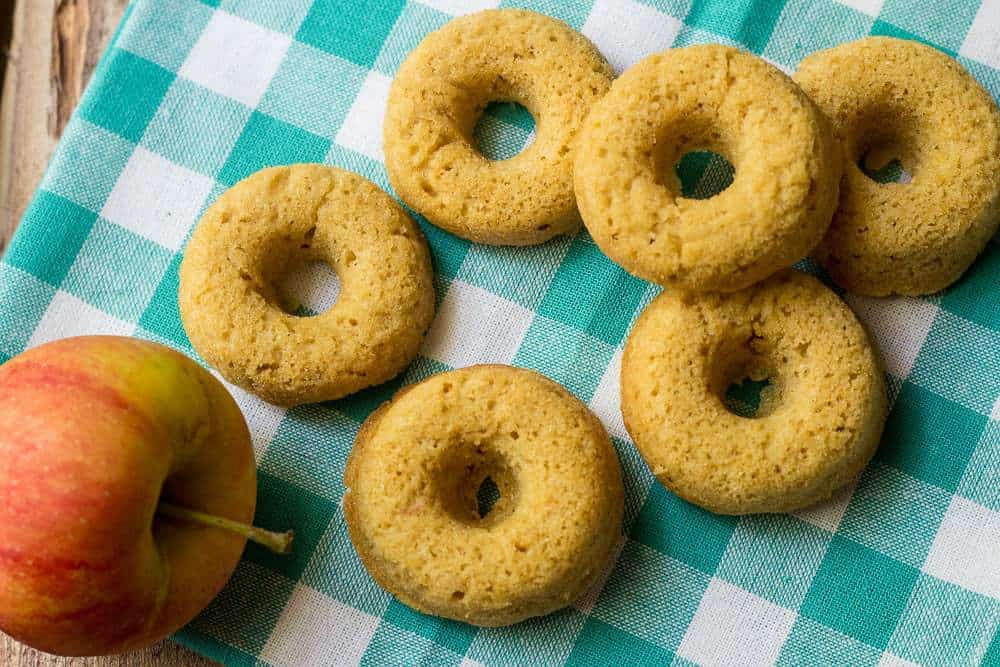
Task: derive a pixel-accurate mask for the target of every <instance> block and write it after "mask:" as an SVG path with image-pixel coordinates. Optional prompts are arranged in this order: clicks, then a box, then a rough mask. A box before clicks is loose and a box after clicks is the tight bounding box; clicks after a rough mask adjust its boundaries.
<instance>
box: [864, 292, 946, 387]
mask: <svg viewBox="0 0 1000 667" xmlns="http://www.w3.org/2000/svg"><path fill="white" fill-rule="evenodd" d="M844 300H845V301H847V303H848V304H850V306H851V308H852V309H853V310H854V312H855V314H856V315H857V316H858V319H860V320H861V321H862V322H864V323H865V326H867V327H868V331H869V332H871V334H872V336H874V338H875V343H876V345H877V347H878V349H879V351H880V352H881V353H882V360H883V361H885V368H886V370H887V371H889V372H890V373H892V374H893V375H895V376H896V377H898V378H899V379H901V380H902V379H905V378H906V377H907V376H908V375H909V374H910V370H911V369H912V368H913V362H915V361H916V360H917V355H918V354H920V348H921V347H922V346H923V344H924V340H925V339H926V338H927V332H929V331H930V330H931V325H933V324H934V318H935V317H936V316H937V313H938V307H937V305H936V304H934V303H931V302H930V301H925V300H923V299H914V298H911V297H892V298H884V299H875V298H872V297H867V296H858V295H856V294H846V295H845V296H844Z"/></svg>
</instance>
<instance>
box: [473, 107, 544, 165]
mask: <svg viewBox="0 0 1000 667" xmlns="http://www.w3.org/2000/svg"><path fill="white" fill-rule="evenodd" d="M534 140H535V119H534V117H533V116H532V115H531V112H530V111H528V110H527V109H526V108H525V107H524V106H523V105H521V104H519V103H517V102H503V101H493V102H490V103H489V104H487V105H486V107H485V108H484V109H483V111H482V113H481V114H480V115H479V118H478V119H477V120H476V124H475V127H474V128H473V130H472V144H473V146H475V147H476V150H477V151H479V153H480V154H481V155H482V156H483V157H484V158H486V159H487V160H491V161H494V162H495V161H501V160H509V159H511V158H512V157H515V156H517V155H519V154H520V153H521V152H523V151H524V150H525V149H526V148H527V147H528V146H530V145H531V144H532V142H533V141H534Z"/></svg>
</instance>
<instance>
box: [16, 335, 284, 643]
mask: <svg viewBox="0 0 1000 667" xmlns="http://www.w3.org/2000/svg"><path fill="white" fill-rule="evenodd" d="M255 498H256V471H255V466H254V457H253V448H252V446H251V443H250V435H249V433H248V431H247V426H246V422H245V421H244V419H243V416H242V414H241V413H240V410H239V408H238V406H237V405H236V403H235V402H234V401H233V399H232V397H230V395H229V394H228V392H226V390H225V388H224V387H223V386H222V385H221V384H220V383H219V382H218V381H217V380H216V379H215V378H214V377H212V375H210V374H209V373H208V372H206V371H205V370H204V369H202V368H201V367H200V366H199V365H198V364H196V363H195V362H194V361H192V360H190V359H188V358H187V357H185V356H183V355H181V354H179V353H177V352H175V351H173V350H171V349H169V348H167V347H164V346H162V345H158V344H155V343H150V342H145V341H139V340H134V339H129V338H121V337H114V336H88V337H80V338H68V339H64V340H60V341H56V342H52V343H48V344H46V345H42V346H40V347H37V348H34V349H32V350H29V351H27V352H25V353H24V354H22V355H20V356H18V357H15V358H14V359H12V360H10V361H8V362H7V363H6V364H4V365H2V366H0V629H2V630H3V631H4V632H6V633H7V634H9V635H11V636H12V637H14V638H15V639H18V640H20V641H23V642H25V643H27V644H29V645H31V646H34V647H36V648H39V649H41V650H43V651H48V652H50V653H59V654H63V655H103V654H108V653H117V652H121V651H126V650H130V649H134V648H138V647H142V646H147V645H149V644H152V643H154V642H157V641H159V640H160V639H162V638H164V637H165V636H167V635H168V634H170V633H172V632H174V631H175V630H177V629H178V628H180V627H181V626H182V625H184V624H186V623H187V622H188V621H190V620H191V619H192V618H193V617H194V616H195V615H197V614H198V612H200V611H201V610H202V609H204V608H205V607H206V606H207V605H208V603H209V602H210V601H211V600H212V598H214V597H215V596H216V595H217V594H218V593H219V591H220V590H221V589H222V587H223V586H224V585H225V584H226V582H227V581H228V580H229V577H230V575H231V574H232V572H233V570H234V569H235V567H236V564H237V562H238V560H239V558H240V555H241V553H242V551H243V547H244V545H245V543H246V537H247V535H248V534H250V533H251V531H252V530H253V529H251V528H250V527H249V526H248V525H247V524H249V523H250V522H251V521H252V520H253V514H254V503H255ZM266 539H267V537H266V536H265V540H266Z"/></svg>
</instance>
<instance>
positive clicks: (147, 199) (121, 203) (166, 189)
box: [101, 146, 214, 250]
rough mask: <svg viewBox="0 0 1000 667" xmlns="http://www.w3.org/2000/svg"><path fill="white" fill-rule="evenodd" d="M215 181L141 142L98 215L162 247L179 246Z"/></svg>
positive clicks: (176, 247)
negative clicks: (143, 145) (153, 151)
mask: <svg viewBox="0 0 1000 667" xmlns="http://www.w3.org/2000/svg"><path fill="white" fill-rule="evenodd" d="M213 185H214V181H212V179H211V178H209V177H207V176H202V175H201V174H198V173H195V172H193V171H191V170H190V169H185V168H184V167H182V166H180V165H177V164H174V163H173V162H171V161H170V160H166V159H164V158H162V157H160V156H159V155H157V154H156V153H152V152H150V151H148V150H146V149H145V148H142V147H141V146H140V147H137V148H136V149H135V150H134V151H132V156H131V157H130V158H129V160H128V163H126V165H125V168H124V169H123V170H122V173H121V175H120V176H119V177H118V181H117V182H116V183H115V187H114V188H113V189H112V190H111V194H110V195H108V199H107V201H106V202H104V208H103V209H102V210H101V216H102V217H104V218H106V219H107V220H110V221H111V222H113V223H115V224H116V225H120V226H121V227H124V228H125V229H128V230H130V231H132V232H135V233H136V234H138V235H139V236H142V237H143V238H147V239H149V240H150V241H153V242H154V243H159V244H160V245H161V246H164V247H165V248H169V249H170V250H178V249H180V247H181V244H182V243H184V237H185V236H187V232H188V230H189V229H190V228H191V226H192V225H194V223H195V219H196V218H197V216H198V212H199V211H200V210H201V205H202V204H203V203H204V202H205V198H206V197H207V196H208V193H209V192H211V191H212V186H213Z"/></svg>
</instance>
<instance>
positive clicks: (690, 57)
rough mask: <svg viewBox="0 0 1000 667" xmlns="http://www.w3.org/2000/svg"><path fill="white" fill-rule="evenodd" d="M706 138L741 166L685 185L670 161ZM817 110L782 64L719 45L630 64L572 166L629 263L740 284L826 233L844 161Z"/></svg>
mask: <svg viewBox="0 0 1000 667" xmlns="http://www.w3.org/2000/svg"><path fill="white" fill-rule="evenodd" d="M700 150H712V151H715V152H718V153H720V154H721V155H723V156H724V157H726V158H727V159H728V160H729V162H730V163H732V165H733V167H734V168H735V175H734V179H733V182H732V184H731V185H730V186H729V187H728V188H726V189H725V190H723V191H722V192H720V193H718V194H717V195H715V196H714V197H711V198H709V199H704V200H698V199H689V198H686V197H684V196H682V194H681V188H680V183H679V182H678V179H677V176H676V174H675V172H674V165H675V163H677V162H678V160H680V158H682V157H683V156H684V155H685V154H686V153H688V152H691V151H700ZM838 156H839V154H838V152H837V148H836V144H835V142H834V140H833V135H832V133H831V132H830V129H829V127H828V124H827V123H826V121H825V119H823V117H822V114H820V113H819V111H818V110H817V109H816V108H815V106H814V105H813V104H812V102H810V101H809V99H808V98H807V97H806V95H805V94H804V93H802V91H801V90H799V88H798V86H796V85H795V84H794V83H793V82H792V81H791V80H790V79H789V78H788V77H787V76H785V74H783V73H782V72H781V71H779V70H778V69H776V68H775V67H773V66H772V65H770V64H769V63H767V62H766V61H764V60H762V59H760V58H757V57H756V56H753V55H752V54H749V53H746V52H743V51H739V50H737V49H734V48H732V47H728V46H722V45H718V44H707V45H699V46H691V47H686V48H679V49H670V50H667V51H664V52H662V53H658V54H655V55H652V56H649V57H648V58H646V59H645V60H642V61H641V62H639V63H638V64H636V65H634V66H633V67H631V68H630V69H628V70H627V71H626V72H625V73H624V74H623V75H622V76H621V77H620V78H619V79H617V80H616V81H615V82H614V84H613V85H612V87H611V90H610V92H609V93H608V94H607V95H606V96H605V97H604V98H603V99H601V100H600V101H599V102H598V103H597V104H595V105H594V107H593V109H592V111H591V113H590V115H589V117H588V119H587V122H586V123H585V125H584V128H583V130H582V131H581V135H580V140H579V144H578V150H577V154H576V164H575V182H576V195H577V203H578V205H579V208H580V213H581V214H582V216H583V219H584V222H585V224H586V226H587V229H588V230H589V231H590V233H591V235H592V236H593V238H594V240H595V241H596V242H597V244H598V245H599V246H600V247H601V249H602V250H603V251H604V252H605V253H606V254H607V255H608V256H609V257H610V258H611V259H612V260H614V261H615V262H617V263H618V264H620V265H621V266H623V267H624V268H625V269H626V270H628V271H629V272H631V273H633V274H635V275H637V276H639V277H641V278H644V279H646V280H650V281H652V282H656V283H659V284H661V285H665V286H672V287H680V288H684V289H692V290H734V289H739V288H742V287H746V286H747V285H750V284H752V283H754V282H756V281H758V280H761V279H762V278H764V277H766V276H767V275H770V274H771V273H773V272H774V271H776V270H778V269H780V268H783V267H785V266H789V265H791V264H792V263H793V262H795V261H796V260H798V259H800V258H801V257H803V256H804V255H806V254H808V252H809V251H810V250H811V249H812V248H813V247H814V246H815V244H816V243H818V242H819V240H820V239H821V238H822V236H823V233H824V232H825V230H826V227H827V225H828V224H829V221H830V216H831V214H832V212H833V208H834V206H835V205H836V201H837V184H838V181H839V179H840V160H839V157H838Z"/></svg>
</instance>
